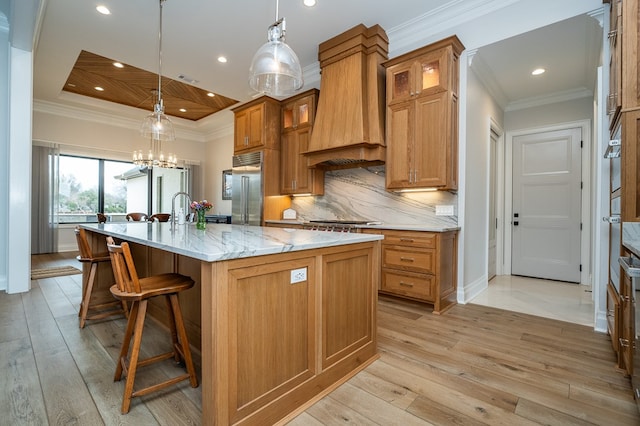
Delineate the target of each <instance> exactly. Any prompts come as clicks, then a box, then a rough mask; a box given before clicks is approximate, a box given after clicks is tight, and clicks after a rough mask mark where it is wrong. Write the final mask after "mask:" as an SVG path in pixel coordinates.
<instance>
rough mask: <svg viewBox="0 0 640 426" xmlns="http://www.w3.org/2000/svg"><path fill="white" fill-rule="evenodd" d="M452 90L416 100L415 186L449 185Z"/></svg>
mask: <svg viewBox="0 0 640 426" xmlns="http://www.w3.org/2000/svg"><path fill="white" fill-rule="evenodd" d="M447 97H448V92H440V93H437V94H435V95H431V96H424V97H421V98H420V99H418V100H417V101H416V112H415V115H416V118H415V122H416V125H415V127H416V129H415V142H414V150H413V151H414V152H413V154H414V155H413V156H412V157H413V162H414V166H413V179H412V183H411V186H417V187H426V188H438V187H445V186H447V173H448V169H447V168H448V167H449V166H450V165H449V164H450V161H451V157H450V155H451V153H450V146H451V140H450V138H451V135H450V134H449V131H448V130H449V120H450V117H449V114H447V112H448V103H447Z"/></svg>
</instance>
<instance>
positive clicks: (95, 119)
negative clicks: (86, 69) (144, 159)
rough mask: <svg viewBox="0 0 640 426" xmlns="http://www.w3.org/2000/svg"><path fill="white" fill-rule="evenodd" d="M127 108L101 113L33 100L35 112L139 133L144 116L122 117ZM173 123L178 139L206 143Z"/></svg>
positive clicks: (182, 126) (200, 136) (122, 107)
mask: <svg viewBox="0 0 640 426" xmlns="http://www.w3.org/2000/svg"><path fill="white" fill-rule="evenodd" d="M74 96H77V97H80V98H85V97H84V96H81V95H74ZM126 108H131V107H124V106H122V105H119V106H118V110H117V111H112V112H101V111H95V110H90V109H87V108H81V107H76V106H70V105H63V104H59V103H55V102H49V101H43V100H38V99H34V100H33V111H34V112H40V113H43V114H51V115H57V116H59V117H66V118H70V119H73V120H83V121H89V122H92V123H98V124H105V125H108V126H115V127H120V128H124V129H130V130H135V131H136V132H137V131H139V129H140V125H141V123H142V120H143V119H144V116H142V115H140V118H139V119H137V118H133V117H125V116H123V115H122V111H123V110H125V109H126ZM131 109H135V111H136V112H137V114H140V110H139V109H137V108H131ZM171 121H172V122H173V124H174V128H175V131H176V138H177V139H188V140H191V141H196V142H205V137H204V134H203V133H202V132H200V131H198V130H195V129H193V128H191V129H190V128H188V127H187V126H185V125H184V124H182V123H181V124H178V125H177V123H176V122H177V121H178V120H171Z"/></svg>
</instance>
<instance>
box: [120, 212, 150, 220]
mask: <svg viewBox="0 0 640 426" xmlns="http://www.w3.org/2000/svg"><path fill="white" fill-rule="evenodd" d="M125 217H126V218H127V221H131V220H132V221H134V222H142V221H145V220H146V219H147V214H146V213H127V215H126V216H125Z"/></svg>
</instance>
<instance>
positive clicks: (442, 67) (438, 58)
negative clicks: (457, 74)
mask: <svg viewBox="0 0 640 426" xmlns="http://www.w3.org/2000/svg"><path fill="white" fill-rule="evenodd" d="M447 51H448V50H447V49H439V50H436V51H435V52H432V53H429V54H427V55H424V56H421V57H419V58H418V59H417V61H416V64H415V75H416V81H415V85H416V86H415V87H416V96H427V95H430V94H433V93H435V92H441V91H443V90H447V87H448V86H449V82H448V81H447V75H448V72H447V68H448V63H447Z"/></svg>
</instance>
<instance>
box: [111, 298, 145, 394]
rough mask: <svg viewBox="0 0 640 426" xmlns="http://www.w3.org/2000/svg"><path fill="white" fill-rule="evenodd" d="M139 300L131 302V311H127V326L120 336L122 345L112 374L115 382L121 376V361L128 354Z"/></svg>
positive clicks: (124, 359)
mask: <svg viewBox="0 0 640 426" xmlns="http://www.w3.org/2000/svg"><path fill="white" fill-rule="evenodd" d="M139 306H140V302H131V311H130V312H129V319H128V320H127V328H126V331H125V333H124V337H123V338H122V347H121V348H120V356H119V357H118V364H117V365H116V373H115V374H114V376H113V380H114V381H115V382H118V381H120V379H121V378H122V363H123V362H125V361H126V359H127V355H128V354H129V345H130V344H131V336H132V335H133V328H134V326H135V325H136V320H137V316H138V308H139Z"/></svg>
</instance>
